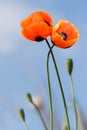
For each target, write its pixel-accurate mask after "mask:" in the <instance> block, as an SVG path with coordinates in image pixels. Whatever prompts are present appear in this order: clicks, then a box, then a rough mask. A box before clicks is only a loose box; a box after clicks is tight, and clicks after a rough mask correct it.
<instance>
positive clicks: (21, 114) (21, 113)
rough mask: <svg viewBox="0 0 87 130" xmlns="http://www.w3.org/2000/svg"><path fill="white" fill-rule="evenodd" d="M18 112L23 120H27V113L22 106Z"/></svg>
mask: <svg viewBox="0 0 87 130" xmlns="http://www.w3.org/2000/svg"><path fill="white" fill-rule="evenodd" d="M18 114H19V116H20V118H21V119H22V121H23V122H25V113H24V110H23V109H22V108H20V109H19V110H18Z"/></svg>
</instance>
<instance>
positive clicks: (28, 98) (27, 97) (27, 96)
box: [25, 93, 33, 103]
mask: <svg viewBox="0 0 87 130" xmlns="http://www.w3.org/2000/svg"><path fill="white" fill-rule="evenodd" d="M25 96H26V99H27V100H28V101H29V102H30V103H33V100H32V96H31V94H30V93H26V95H25Z"/></svg>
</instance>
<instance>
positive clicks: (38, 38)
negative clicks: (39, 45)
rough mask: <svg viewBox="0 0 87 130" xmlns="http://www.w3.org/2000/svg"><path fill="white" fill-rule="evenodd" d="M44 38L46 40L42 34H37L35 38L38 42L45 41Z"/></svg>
mask: <svg viewBox="0 0 87 130" xmlns="http://www.w3.org/2000/svg"><path fill="white" fill-rule="evenodd" d="M43 40H44V38H43V37H41V36H37V37H36V38H35V41H37V42H41V41H43Z"/></svg>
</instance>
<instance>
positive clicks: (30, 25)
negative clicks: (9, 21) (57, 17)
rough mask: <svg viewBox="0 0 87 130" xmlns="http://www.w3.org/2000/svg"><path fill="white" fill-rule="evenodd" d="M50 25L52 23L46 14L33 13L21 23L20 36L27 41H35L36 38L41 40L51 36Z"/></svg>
mask: <svg viewBox="0 0 87 130" xmlns="http://www.w3.org/2000/svg"><path fill="white" fill-rule="evenodd" d="M52 25H53V22H52V19H51V17H50V15H49V14H48V13H46V12H43V11H38V12H34V13H32V14H31V15H30V16H28V17H27V18H26V19H24V20H23V21H22V22H21V27H22V35H23V36H24V37H25V38H27V39H28V40H35V38H36V37H39V39H41V37H42V39H43V38H46V37H47V36H49V35H50V34H51V30H52V29H51V28H52ZM36 40H37V39H36Z"/></svg>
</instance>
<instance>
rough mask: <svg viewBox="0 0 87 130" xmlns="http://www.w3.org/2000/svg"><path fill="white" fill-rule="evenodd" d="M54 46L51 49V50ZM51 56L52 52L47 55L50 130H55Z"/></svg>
mask: <svg viewBox="0 0 87 130" xmlns="http://www.w3.org/2000/svg"><path fill="white" fill-rule="evenodd" d="M52 48H53V46H52V47H51V48H50V50H51V49H52ZM49 56H50V51H49V52H48V55H47V64H46V65H47V78H48V92H49V102H50V130H53V107H52V94H51V85H50V74H49Z"/></svg>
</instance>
